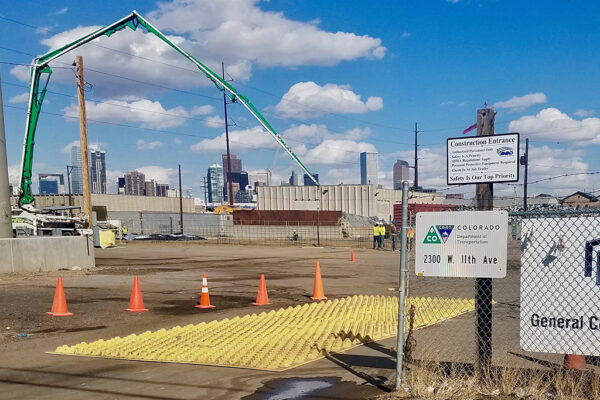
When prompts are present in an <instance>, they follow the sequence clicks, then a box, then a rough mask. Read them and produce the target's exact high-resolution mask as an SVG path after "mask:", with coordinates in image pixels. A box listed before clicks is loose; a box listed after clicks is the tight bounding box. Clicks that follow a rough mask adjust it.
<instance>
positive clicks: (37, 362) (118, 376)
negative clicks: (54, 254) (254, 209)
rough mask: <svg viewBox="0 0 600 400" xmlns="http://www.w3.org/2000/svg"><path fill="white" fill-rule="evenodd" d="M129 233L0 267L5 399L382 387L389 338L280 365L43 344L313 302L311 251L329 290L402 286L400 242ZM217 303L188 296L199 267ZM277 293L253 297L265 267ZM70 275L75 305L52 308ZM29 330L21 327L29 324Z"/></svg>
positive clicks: (328, 393) (290, 393)
mask: <svg viewBox="0 0 600 400" xmlns="http://www.w3.org/2000/svg"><path fill="white" fill-rule="evenodd" d="M355 254H356V258H357V262H355V263H351V262H350V261H349V259H350V249H349V248H337V249H336V248H314V247H307V248H298V247H271V248H270V247H254V246H231V245H211V244H207V243H206V242H202V243H190V242H188V243H177V242H143V243H142V242H128V243H127V244H121V245H119V246H118V247H116V248H111V249H97V250H96V264H97V267H96V268H94V269H92V270H88V271H58V272H52V273H37V274H28V275H22V274H9V275H2V276H0V304H2V310H1V311H0V354H2V355H1V356H0V393H2V396H1V397H2V398H3V399H25V398H37V399H56V398H62V399H81V398H86V399H88V398H89V399H121V398H123V399H124V398H142V399H196V398H203V399H206V398H210V399H284V398H301V397H299V396H303V397H302V398H315V399H364V398H372V397H374V396H376V395H378V394H381V393H383V392H382V391H381V389H378V388H377V387H376V385H373V384H372V383H375V384H382V383H386V382H387V383H389V382H388V380H389V379H392V380H393V376H394V368H395V360H394V356H395V354H393V352H392V351H391V350H390V348H391V347H392V346H394V340H388V341H385V343H383V344H382V345H381V346H368V347H367V346H362V347H359V348H357V349H353V350H352V351H350V352H348V353H345V354H341V355H335V356H333V357H331V358H330V359H323V360H320V361H316V362H313V363H310V364H307V365H305V366H302V367H299V368H295V369H293V370H290V371H286V372H281V373H271V372H263V371H251V370H245V369H235V368H219V367H206V366H196V365H178V364H159V363H150V362H132V361H119V360H105V359H93V358H85V357H69V356H59V355H51V354H46V352H47V351H53V350H54V349H55V348H56V347H57V346H59V345H63V344H69V345H70V344H75V343H79V342H82V341H87V342H90V341H94V340H97V339H102V338H104V339H106V338H111V337H114V336H124V335H127V334H131V333H141V332H143V331H146V330H157V329H160V328H170V327H173V326H175V325H182V326H183V325H185V324H189V323H199V322H202V321H210V320H213V319H223V318H227V317H229V318H230V317H233V316H237V315H243V314H246V313H254V312H261V311H265V310H270V309H278V308H281V307H287V306H290V305H297V304H303V303H307V302H311V300H310V298H309V296H310V295H311V294H312V293H311V292H312V285H313V279H314V275H313V274H314V268H315V261H316V260H319V261H320V263H321V269H322V272H323V280H324V286H325V291H326V295H327V296H328V297H329V298H330V299H332V298H339V297H345V296H348V295H353V294H381V295H390V294H393V293H395V292H394V289H393V288H394V287H397V282H398V260H399V254H398V252H396V253H392V252H391V251H373V250H355ZM203 273H206V274H207V275H208V279H209V287H210V296H211V302H212V303H213V304H215V305H216V306H217V308H216V309H214V310H211V311H205V310H198V309H196V308H194V307H193V306H194V305H195V304H196V301H197V300H198V295H199V293H200V288H201V284H202V274H203ZM261 273H264V274H265V276H266V279H267V287H268V293H269V300H270V302H271V303H272V305H269V306H263V307H260V308H258V307H255V306H252V305H251V304H250V303H251V301H252V300H253V299H254V298H255V297H256V292H257V287H258V280H259V275H260V274H261ZM134 275H138V276H139V277H140V282H141V287H142V291H143V296H144V303H145V305H146V307H147V308H149V309H150V310H151V311H150V312H148V313H128V312H125V311H124V309H125V308H126V307H127V305H128V301H129V295H130V291H131V284H132V278H133V276H134ZM58 276H61V277H62V278H63V280H64V286H65V292H66V297H67V302H68V307H69V311H71V312H73V313H74V314H75V315H74V316H73V317H68V318H56V317H55V318H53V317H50V316H47V315H46V314H45V312H46V311H49V310H50V307H51V304H52V298H53V295H54V289H55V285H56V278H57V277H58ZM24 335H26V336H24Z"/></svg>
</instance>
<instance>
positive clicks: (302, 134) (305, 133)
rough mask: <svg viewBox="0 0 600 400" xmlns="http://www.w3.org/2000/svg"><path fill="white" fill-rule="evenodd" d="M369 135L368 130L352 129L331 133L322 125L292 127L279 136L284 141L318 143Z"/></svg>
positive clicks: (361, 137)
mask: <svg viewBox="0 0 600 400" xmlns="http://www.w3.org/2000/svg"><path fill="white" fill-rule="evenodd" d="M370 134H371V130H370V129H369V128H354V129H350V130H348V131H346V132H342V133H332V132H330V131H329V130H328V129H327V126H326V125H323V124H310V125H306V124H300V125H292V126H291V127H289V128H288V129H286V130H285V131H283V132H282V133H281V135H282V136H283V137H284V138H285V140H286V141H292V142H303V143H319V142H321V141H322V140H323V139H342V140H344V139H347V140H361V139H364V138H366V137H367V136H369V135H370Z"/></svg>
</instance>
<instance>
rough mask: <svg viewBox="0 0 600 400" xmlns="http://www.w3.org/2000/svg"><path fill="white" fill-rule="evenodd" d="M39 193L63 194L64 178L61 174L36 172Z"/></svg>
mask: <svg viewBox="0 0 600 400" xmlns="http://www.w3.org/2000/svg"><path fill="white" fill-rule="evenodd" d="M38 180H39V184H40V185H39V186H40V194H64V193H65V178H64V176H63V175H62V174H38Z"/></svg>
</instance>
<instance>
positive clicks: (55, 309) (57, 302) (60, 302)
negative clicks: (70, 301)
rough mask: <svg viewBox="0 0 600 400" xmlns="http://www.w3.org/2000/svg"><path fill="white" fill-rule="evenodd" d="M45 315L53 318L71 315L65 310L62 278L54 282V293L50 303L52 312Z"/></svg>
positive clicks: (65, 300) (65, 301)
mask: <svg viewBox="0 0 600 400" xmlns="http://www.w3.org/2000/svg"><path fill="white" fill-rule="evenodd" d="M46 314H48V315H52V316H53V317H70V316H71V315H73V313H70V312H69V310H67V299H66V298H65V288H64V287H63V281H62V278H58V280H57V281H56V290H55V291H54V301H53V302H52V310H51V311H49V312H47V313H46Z"/></svg>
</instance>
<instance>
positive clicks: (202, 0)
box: [11, 0, 386, 97]
mask: <svg viewBox="0 0 600 400" xmlns="http://www.w3.org/2000/svg"><path fill="white" fill-rule="evenodd" d="M59 11H62V10H59ZM65 12H66V11H65ZM146 17H148V19H149V21H150V22H151V23H153V24H155V25H156V26H157V27H159V29H161V30H163V32H169V33H171V35H167V36H168V38H169V39H170V40H171V41H173V42H174V43H176V44H177V45H179V46H181V47H182V48H184V49H185V50H186V51H188V52H189V53H190V54H192V55H194V56H195V57H196V58H198V59H199V60H200V61H202V62H203V63H204V64H205V65H207V66H208V67H210V68H211V69H213V70H214V71H218V70H219V69H220V64H221V61H223V62H225V65H226V72H227V74H228V75H229V76H231V77H232V78H234V79H235V80H237V81H240V82H243V81H247V80H249V79H250V76H251V75H252V71H253V69H254V68H256V67H259V68H267V67H296V66H304V65H317V66H333V65H337V64H338V63H340V62H343V61H350V60H356V59H359V58H369V59H381V58H383V57H384V55H385V52H386V48H385V47H383V46H382V45H381V39H379V38H374V37H371V36H368V35H360V34H355V33H351V32H341V31H338V32H327V31H325V30H322V29H319V27H318V26H317V24H316V22H314V21H313V22H302V21H295V20H292V19H289V18H286V17H285V16H284V15H283V13H281V12H271V11H263V10H262V9H261V8H260V4H259V1H258V0H196V1H189V0H175V1H172V2H168V3H167V2H160V3H158V6H157V8H156V9H155V10H154V11H152V12H150V13H149V14H147V15H146ZM110 22H112V21H105V23H110ZM99 28H100V26H78V27H76V28H74V29H70V30H67V31H64V32H61V33H59V34H56V35H53V36H51V37H49V38H45V39H43V40H42V44H43V45H45V46H46V47H47V49H48V50H50V49H57V48H59V47H61V46H62V45H64V44H66V43H69V42H71V41H73V40H76V39H78V38H80V37H83V36H84V35H86V34H89V33H90V32H93V31H94V30H96V29H99ZM94 43H95V44H98V45H99V46H93V45H88V46H83V47H80V48H79V49H78V50H77V51H78V54H79V55H81V56H83V58H84V60H85V65H86V70H87V72H86V79H87V80H89V81H91V82H94V78H96V77H97V78H98V79H97V81H99V82H101V84H100V83H99V82H98V83H96V84H95V86H94V90H95V93H97V95H99V96H103V97H116V96H120V95H123V94H126V93H129V94H131V93H135V94H136V95H139V96H144V95H146V93H148V92H150V91H157V90H160V89H157V88H156V87H154V88H153V87H151V86H149V85H144V84H140V83H137V82H132V81H127V80H122V79H118V78H116V77H112V76H108V75H98V74H97V73H94V72H93V71H91V70H92V69H93V70H100V71H103V72H109V73H111V74H115V75H120V76H125V77H134V78H135V79H136V80H140V81H146V82H154V83H156V84H157V85H161V86H168V87H175V88H179V89H186V90H189V89H190V88H194V87H198V86H209V85H211V83H210V81H209V80H208V79H206V77H205V76H204V75H203V74H201V73H199V72H198V70H197V69H196V67H195V66H194V65H193V64H191V63H190V62H189V61H188V60H186V59H185V58H184V57H182V56H181V55H180V54H178V53H177V52H176V51H174V50H173V49H172V48H171V47H170V46H168V45H166V44H165V43H163V42H162V41H161V40H160V39H159V38H157V37H155V36H154V35H153V34H148V33H144V32H143V30H142V29H138V30H137V31H135V32H134V31H132V30H130V29H125V30H123V31H120V32H118V33H116V34H114V35H112V36H111V37H106V36H102V37H100V38H98V39H96V40H95V41H94ZM107 48H109V49H114V50H117V52H115V51H111V50H109V49H107ZM124 53H130V54H134V55H137V56H140V57H143V58H145V59H143V58H134V57H130V56H128V55H127V54H124ZM72 57H73V56H72V54H68V55H66V56H64V57H63V60H62V61H65V62H68V63H69V64H70V63H71V61H72ZM148 59H149V60H152V61H148ZM106 60H110V61H111V62H110V63H108V64H107V63H106ZM165 64H171V65H175V66H177V67H180V69H174V68H172V67H169V66H168V65H165ZM23 70H24V68H19V67H15V68H14V69H13V70H12V71H11V72H12V73H13V75H15V76H17V77H19V79H23V80H24V81H26V80H28V77H29V75H28V72H25V71H23ZM100 77H101V79H100ZM53 79H54V80H55V81H59V82H64V83H67V82H68V83H72V81H73V73H72V72H71V71H70V70H68V69H67V70H55V71H54V74H53Z"/></svg>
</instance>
